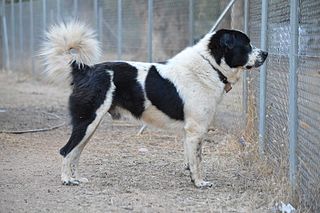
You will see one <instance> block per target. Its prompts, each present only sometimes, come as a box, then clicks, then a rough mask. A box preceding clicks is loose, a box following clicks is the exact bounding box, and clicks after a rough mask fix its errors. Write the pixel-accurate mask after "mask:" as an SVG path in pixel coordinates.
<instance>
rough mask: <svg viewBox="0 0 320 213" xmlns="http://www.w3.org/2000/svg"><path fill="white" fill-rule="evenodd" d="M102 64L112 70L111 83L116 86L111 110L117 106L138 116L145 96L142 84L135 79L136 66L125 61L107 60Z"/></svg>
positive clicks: (141, 110)
mask: <svg viewBox="0 0 320 213" xmlns="http://www.w3.org/2000/svg"><path fill="white" fill-rule="evenodd" d="M104 65H105V66H106V68H107V69H110V70H113V83H114V85H115V86H116V89H115V92H114V93H113V102H112V107H111V111H112V110H113V109H114V108H115V107H117V106H119V107H121V108H124V109H126V110H128V111H129V112H131V114H132V115H133V116H135V117H136V118H140V117H141V115H142V113H143V111H144V102H145V98H144V92H143V89H142V86H141V85H140V83H139V82H138V81H137V76H138V70H137V68H135V67H134V66H132V65H130V64H128V63H125V62H107V63H104ZM111 113H112V112H111Z"/></svg>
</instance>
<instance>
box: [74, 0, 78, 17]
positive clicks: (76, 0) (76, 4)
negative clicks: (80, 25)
mask: <svg viewBox="0 0 320 213" xmlns="http://www.w3.org/2000/svg"><path fill="white" fill-rule="evenodd" d="M73 16H74V17H77V16H78V0H73Z"/></svg>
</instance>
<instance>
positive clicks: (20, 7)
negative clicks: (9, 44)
mask: <svg viewBox="0 0 320 213" xmlns="http://www.w3.org/2000/svg"><path fill="white" fill-rule="evenodd" d="M22 26H23V23H22V0H19V47H20V57H21V59H22V58H23V27H22Z"/></svg>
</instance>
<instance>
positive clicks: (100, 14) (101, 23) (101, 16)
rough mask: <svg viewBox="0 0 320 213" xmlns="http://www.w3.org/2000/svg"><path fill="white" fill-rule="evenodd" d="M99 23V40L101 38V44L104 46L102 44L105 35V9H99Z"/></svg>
mask: <svg viewBox="0 0 320 213" xmlns="http://www.w3.org/2000/svg"><path fill="white" fill-rule="evenodd" d="M98 21H99V23H98V26H99V27H98V29H99V30H98V31H99V38H100V42H101V44H103V43H102V35H103V33H102V32H103V8H101V7H100V8H99V20H98Z"/></svg>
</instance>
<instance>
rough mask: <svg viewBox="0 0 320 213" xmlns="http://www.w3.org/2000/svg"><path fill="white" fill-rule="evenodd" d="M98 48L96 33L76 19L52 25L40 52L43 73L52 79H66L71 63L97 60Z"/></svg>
mask: <svg viewBox="0 0 320 213" xmlns="http://www.w3.org/2000/svg"><path fill="white" fill-rule="evenodd" d="M100 53H101V49H100V45H99V42H98V40H97V39H96V34H95V32H94V31H93V30H92V29H90V28H89V27H87V26H86V25H85V24H83V23H81V22H79V21H70V22H68V23H60V24H56V25H53V26H52V27H51V28H50V29H49V30H48V31H47V32H46V34H45V41H44V43H43V46H42V49H41V51H40V56H42V59H43V63H44V66H45V70H44V72H45V73H46V74H47V76H48V77H49V78H50V79H52V80H53V81H59V82H60V81H61V80H66V79H68V77H69V76H70V72H71V71H72V68H71V66H70V65H71V64H72V63H73V62H76V63H77V64H78V65H79V67H80V66H81V65H83V64H86V65H93V64H95V63H97V61H98V58H99V56H100Z"/></svg>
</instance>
